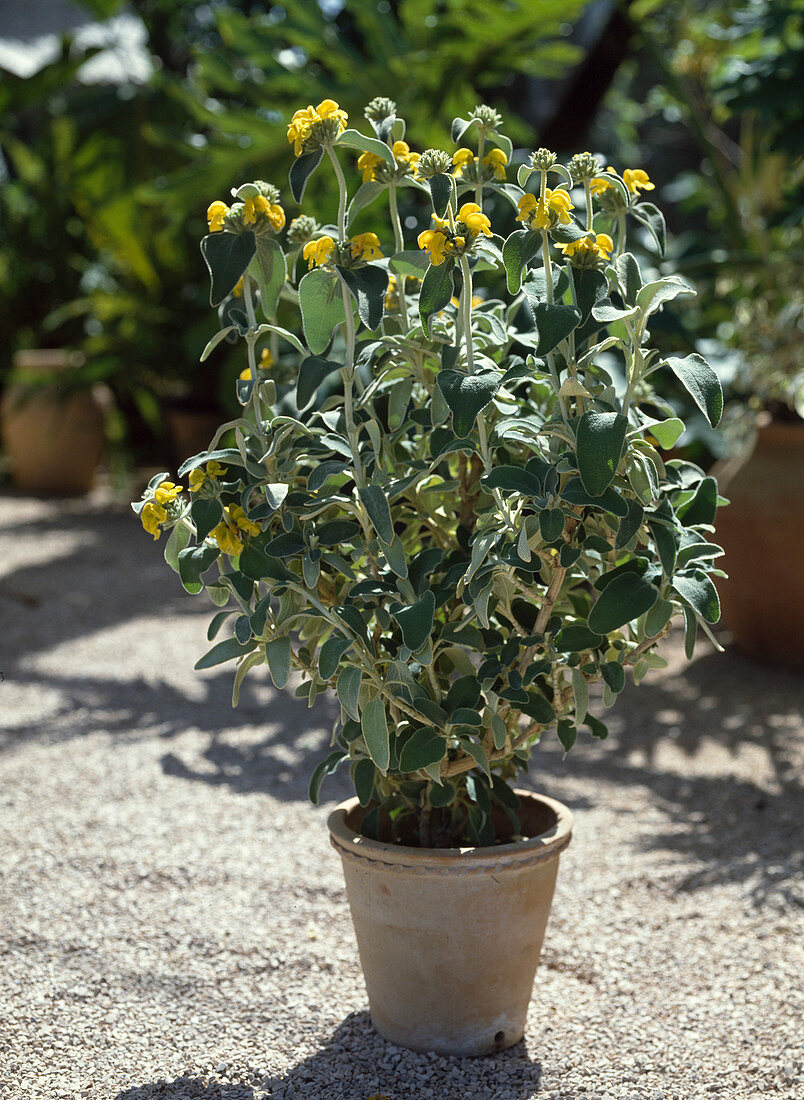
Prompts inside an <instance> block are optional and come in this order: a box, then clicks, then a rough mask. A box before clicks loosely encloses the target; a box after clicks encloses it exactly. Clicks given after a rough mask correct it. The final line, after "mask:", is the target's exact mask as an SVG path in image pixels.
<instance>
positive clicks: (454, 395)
mask: <svg viewBox="0 0 804 1100" xmlns="http://www.w3.org/2000/svg"><path fill="white" fill-rule="evenodd" d="M436 381H437V382H438V388H439V389H440V390H441V393H442V394H443V395H444V400H445V401H446V403H447V404H448V405H449V407H450V411H451V412H452V424H453V427H454V429H455V434H456V435H457V436H459V437H461V438H462V437H463V436H467V435H468V434H469V433H470V432H471V430H472V428H473V427H474V424H475V419H476V417H477V414H478V413H479V412H480V411H481V409H485V407H486V405H488V404H489V402H490V401H491V399H492V398H493V397H494V395H495V393H496V392H497V390H498V389H499V387H500V382H501V381H502V371H486V372H484V373H482V374H464V373H463V372H462V371H457V370H452V369H447V370H442V371H439V373H438V375H437V378H436Z"/></svg>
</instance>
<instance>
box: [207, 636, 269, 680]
mask: <svg viewBox="0 0 804 1100" xmlns="http://www.w3.org/2000/svg"><path fill="white" fill-rule="evenodd" d="M255 648H256V643H255V642H251V643H250V644H249V645H241V644H240V642H238V640H237V639H236V638H227V640H226V641H225V642H218V644H217V645H214V646H213V647H212V649H210V650H208V651H207V652H206V653H205V654H204V656H203V657H199V659H198V660H197V661H196V662H195V664H194V665H193V668H194V669H195V670H196V671H197V672H202V671H203V670H204V669H206V668H214V667H215V665H222V664H224V663H225V662H226V661H233V660H235V659H236V658H238V657H243V656H244V655H245V654H246V653H250V652H251V651H252V650H253V649H255Z"/></svg>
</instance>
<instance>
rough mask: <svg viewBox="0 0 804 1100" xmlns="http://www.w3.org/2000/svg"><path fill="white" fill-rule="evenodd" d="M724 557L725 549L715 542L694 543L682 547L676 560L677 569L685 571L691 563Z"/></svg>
mask: <svg viewBox="0 0 804 1100" xmlns="http://www.w3.org/2000/svg"><path fill="white" fill-rule="evenodd" d="M722 556H723V547H722V546H718V545H717V544H716V543H714V542H693V543H688V544H687V545H686V546H682V547H681V549H680V550H679V552H678V557H677V559H676V568H677V569H683V568H684V566H685V565H689V563H690V562H691V561H711V560H712V559H713V558H720V557H722Z"/></svg>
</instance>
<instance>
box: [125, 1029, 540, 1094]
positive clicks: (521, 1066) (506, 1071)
mask: <svg viewBox="0 0 804 1100" xmlns="http://www.w3.org/2000/svg"><path fill="white" fill-rule="evenodd" d="M541 1076H542V1067H541V1063H540V1062H539V1061H535V1060H533V1059H532V1058H531V1057H530V1055H529V1054H528V1051H527V1048H526V1046H525V1043H524V1042H519V1043H517V1044H516V1045H515V1046H513V1047H509V1048H508V1050H504V1051H502V1052H501V1053H499V1054H495V1055H493V1056H490V1057H487V1058H456V1057H443V1056H440V1055H436V1054H420V1053H417V1052H416V1051H412V1050H406V1049H405V1048H404V1047H398V1046H396V1045H395V1044H393V1043H389V1042H388V1041H387V1040H385V1039H383V1038H382V1036H381V1035H380V1034H379V1033H378V1032H377V1031H375V1030H374V1028H373V1027H372V1024H371V1020H370V1018H369V1014H368V1012H353V1013H350V1015H349V1016H347V1017H346V1018H345V1019H344V1020H343V1021H342V1022H341V1023H340V1024H339V1025H338V1027H337V1028H336V1029H335V1031H334V1032H333V1034H332V1036H331V1037H330V1038H329V1039H328V1040H327V1041H326V1043H325V1044H324V1045H323V1046H322V1047H321V1048H320V1049H319V1050H317V1051H316V1052H315V1053H314V1054H311V1055H310V1056H309V1057H307V1058H305V1059H304V1060H303V1061H301V1062H298V1063H297V1064H296V1065H295V1066H293V1067H292V1068H291V1069H289V1070H287V1071H285V1072H284V1073H281V1074H277V1075H275V1076H272V1077H268V1078H266V1086H268V1087H269V1088H270V1089H271V1091H273V1092H276V1093H278V1094H279V1095H290V1096H299V1095H302V1096H321V1097H324V1096H326V1098H327V1100H353V1098H355V1097H369V1096H371V1095H373V1094H379V1095H381V1096H389V1097H403V1096H410V1097H414V1096H421V1095H427V1096H437V1097H439V1098H440V1100H466V1097H483V1098H484V1100H495V1098H497V1097H499V1098H502V1097H505V1098H506V1100H528V1098H529V1097H533V1096H535V1094H536V1093H537V1091H538V1089H539V1085H540V1082H541ZM316 1085H317V1086H318V1088H316ZM291 1087H292V1090H293V1091H291ZM425 1090H426V1091H425ZM119 1100H122V1098H119Z"/></svg>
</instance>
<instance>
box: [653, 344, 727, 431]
mask: <svg viewBox="0 0 804 1100" xmlns="http://www.w3.org/2000/svg"><path fill="white" fill-rule="evenodd" d="M665 362H666V363H667V366H668V367H669V368H670V370H671V371H672V372H673V374H674V375H675V376H676V378H677V379H678V380H679V382H680V383H681V384H682V386H683V387H684V389H685V390H686V391H687V393H688V394H689V395H690V397H691V398H692V399H693V401H694V402H695V404H696V405H697V406H698V408H699V409H700V410H701V412H702V413H703V414H704V415H705V416H706V418H707V420H708V421H709V423H710V424H711V425H712V427H713V428H716V427H717V425H718V424H719V422H720V418H721V416H722V415H723V389H722V387H721V385H720V379H719V378H718V376H717V375H716V374H715V372H714V371H713V370H712V368H711V367H710V366H709V364H708V363H707V361H706V360H705V359H704V358H702V356H700V355H696V354H694V353H693V354H692V355H687V356H685V357H684V358H683V359H676V358H675V357H672V356H671V357H670V358H669V359H666V360H665Z"/></svg>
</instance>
